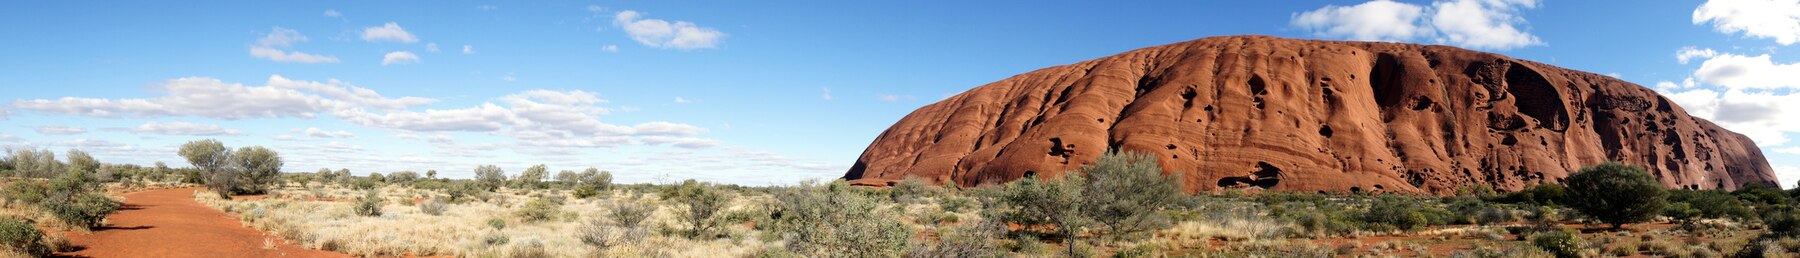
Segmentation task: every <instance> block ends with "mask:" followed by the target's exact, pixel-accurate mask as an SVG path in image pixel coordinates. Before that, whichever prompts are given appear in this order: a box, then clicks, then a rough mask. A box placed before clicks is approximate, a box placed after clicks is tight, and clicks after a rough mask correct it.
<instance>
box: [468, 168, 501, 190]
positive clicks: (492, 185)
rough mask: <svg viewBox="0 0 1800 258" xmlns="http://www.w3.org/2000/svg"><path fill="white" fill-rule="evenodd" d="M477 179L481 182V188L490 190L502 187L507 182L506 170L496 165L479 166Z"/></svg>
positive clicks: (476, 169) (476, 174) (476, 172)
mask: <svg viewBox="0 0 1800 258" xmlns="http://www.w3.org/2000/svg"><path fill="white" fill-rule="evenodd" d="M475 181H476V182H480V183H481V188H482V189H486V190H488V191H493V190H494V189H500V186H501V185H504V184H506V171H505V170H501V169H500V166H495V165H481V166H477V167H475Z"/></svg>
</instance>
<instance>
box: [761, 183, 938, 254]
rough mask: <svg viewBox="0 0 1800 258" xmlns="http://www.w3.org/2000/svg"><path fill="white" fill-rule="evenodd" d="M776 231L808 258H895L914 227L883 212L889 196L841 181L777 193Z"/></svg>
mask: <svg viewBox="0 0 1800 258" xmlns="http://www.w3.org/2000/svg"><path fill="white" fill-rule="evenodd" d="M774 195H775V199H776V203H775V207H774V210H773V212H771V214H773V216H774V221H772V224H774V225H773V228H775V229H776V230H777V231H779V232H782V234H783V235H785V236H787V239H788V242H787V249H788V250H789V251H793V252H794V253H798V254H800V255H804V256H808V257H895V256H899V255H900V254H901V252H903V251H904V250H905V248H906V241H907V239H909V238H911V237H912V232H911V228H909V227H907V226H906V225H905V224H903V223H902V222H900V221H898V220H897V219H896V218H895V217H894V216H895V214H898V213H899V212H896V211H889V210H885V209H883V208H881V203H882V201H884V200H886V199H887V198H885V196H873V195H869V194H865V193H861V192H858V191H857V190H855V189H852V188H850V186H849V184H847V183H844V182H843V181H836V182H832V183H831V184H829V185H825V186H818V185H817V183H814V182H811V181H808V182H802V183H801V184H800V185H799V186H794V187H787V188H782V189H778V190H776V191H775V193H774Z"/></svg>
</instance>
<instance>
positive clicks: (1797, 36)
mask: <svg viewBox="0 0 1800 258" xmlns="http://www.w3.org/2000/svg"><path fill="white" fill-rule="evenodd" d="M1708 22H1711V23H1712V25H1713V30H1716V31H1718V32H1720V33H1725V34H1736V33H1739V32H1742V33H1744V36H1745V37H1754V38H1768V39H1773V40H1775V42H1776V43H1781V44H1782V45H1791V44H1794V42H1800V0H1708V1H1706V3H1705V4H1701V5H1700V7H1699V8H1695V9H1694V24H1703V23H1708Z"/></svg>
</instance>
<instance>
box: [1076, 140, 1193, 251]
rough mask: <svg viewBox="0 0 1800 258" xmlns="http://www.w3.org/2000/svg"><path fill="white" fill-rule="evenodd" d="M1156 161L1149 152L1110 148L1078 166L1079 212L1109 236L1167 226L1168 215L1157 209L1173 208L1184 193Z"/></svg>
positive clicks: (1122, 236)
mask: <svg viewBox="0 0 1800 258" xmlns="http://www.w3.org/2000/svg"><path fill="white" fill-rule="evenodd" d="M1156 162H1157V161H1156V157H1152V156H1150V155H1149V154H1143V153H1133V152H1119V151H1113V152H1108V153H1106V155H1101V156H1100V159H1099V160H1097V161H1094V164H1092V165H1088V166H1084V167H1082V168H1081V174H1083V175H1085V176H1086V177H1085V180H1081V181H1080V182H1082V183H1084V184H1083V189H1082V190H1081V191H1082V194H1081V195H1080V196H1081V199H1082V201H1081V204H1080V205H1082V207H1081V211H1082V212H1083V215H1084V216H1085V217H1087V218H1088V219H1092V220H1093V221H1094V222H1098V224H1099V225H1100V226H1104V227H1106V228H1107V233H1108V234H1107V235H1108V236H1112V237H1121V238H1130V237H1138V236H1141V234H1143V233H1146V232H1150V231H1154V230H1158V229H1163V228H1167V227H1169V225H1170V224H1171V222H1170V221H1169V218H1168V216H1164V215H1163V214H1162V213H1160V212H1161V211H1163V210H1166V209H1170V208H1175V207H1176V202H1177V201H1179V200H1181V199H1182V198H1183V197H1186V195H1184V194H1182V193H1181V179H1179V178H1176V177H1174V176H1173V175H1163V170H1162V167H1161V166H1159V165H1157V163H1156Z"/></svg>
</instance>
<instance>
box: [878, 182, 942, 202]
mask: <svg viewBox="0 0 1800 258" xmlns="http://www.w3.org/2000/svg"><path fill="white" fill-rule="evenodd" d="M940 189H941V188H938V187H937V186H934V185H932V184H931V182H926V181H925V179H923V178H919V177H916V176H907V177H906V178H902V179H900V182H898V183H895V184H894V187H890V188H888V197H889V198H891V199H893V200H894V202H897V203H914V202H917V201H919V200H920V199H923V198H930V197H937V196H938V195H939V194H941V192H940V191H939V190H940Z"/></svg>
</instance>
